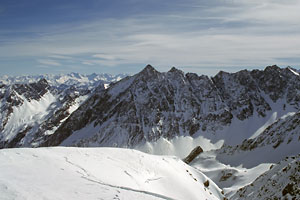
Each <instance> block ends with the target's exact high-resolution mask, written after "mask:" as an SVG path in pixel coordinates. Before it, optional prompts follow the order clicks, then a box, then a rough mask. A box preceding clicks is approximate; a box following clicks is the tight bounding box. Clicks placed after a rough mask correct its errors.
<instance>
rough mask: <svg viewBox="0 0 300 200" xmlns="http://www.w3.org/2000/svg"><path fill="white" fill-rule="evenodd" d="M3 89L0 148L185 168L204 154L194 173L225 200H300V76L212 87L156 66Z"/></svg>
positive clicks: (284, 72)
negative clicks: (152, 160) (167, 161)
mask: <svg viewBox="0 0 300 200" xmlns="http://www.w3.org/2000/svg"><path fill="white" fill-rule="evenodd" d="M0 83H1V84H0V109H1V112H0V122H1V124H0V148H16V147H49V146H73V147H122V148H132V149H138V150H140V151H144V152H146V153H151V154H159V155H166V154H167V155H172V156H174V155H175V156H178V157H179V158H184V157H185V156H186V154H187V153H188V152H190V151H191V150H192V149H193V148H194V147H196V146H198V145H200V146H201V147H202V148H203V150H204V152H203V153H201V154H200V155H199V156H198V157H197V158H196V159H195V160H194V161H192V162H191V163H190V165H191V167H193V168H194V169H195V170H198V171H199V172H201V173H203V174H204V175H205V176H207V177H209V178H210V180H211V182H214V183H215V184H216V187H219V188H220V191H221V190H222V193H223V194H224V195H225V196H226V197H224V198H232V199H240V198H244V199H249V198H251V199H268V198H269V197H274V198H275V197H276V198H278V199H280V198H296V199H297V198H300V189H299V188H300V185H299V184H300V183H299V179H297V177H298V176H299V172H300V165H299V156H298V154H299V153H300V149H299V146H300V76H299V72H298V71H297V70H296V69H293V68H291V67H286V68H280V67H278V66H276V65H273V66H268V67H266V68H265V69H264V70H252V71H248V70H242V71H239V72H236V73H227V72H223V71H220V72H219V73H218V74H217V75H215V76H213V77H208V76H205V75H200V76H199V75H197V74H195V73H186V74H185V73H184V72H182V71H181V70H179V69H176V68H174V67H173V68H171V69H170V70H169V71H168V72H158V71H157V70H156V69H155V68H153V67H152V66H151V65H147V66H146V67H145V68H144V69H143V70H142V71H141V72H139V73H137V74H135V75H133V76H126V75H118V76H110V75H96V74H92V75H80V74H75V73H72V74H69V75H60V76H58V75H57V76H54V75H43V76H28V77H26V76H23V77H14V78H12V77H2V78H1V79H0ZM11 152H13V151H11ZM286 157H288V158H286ZM285 167H286V168H287V169H286V170H285V171H287V172H286V174H285V173H281V171H282V170H283V168H285ZM275 176H276V177H275ZM267 177H269V178H267ZM270 177H271V179H272V180H274V181H275V182H273V183H271V182H270ZM262 183H263V184H262ZM275 188H276V190H277V192H275V193H274V192H272V190H275ZM214 194H215V196H217V197H216V198H221V196H222V195H223V194H221V195H219V193H218V194H217V193H214ZM168 195H169V194H168ZM218 195H219V196H218ZM255 195H256V196H255ZM257 195H259V196H257ZM214 198H215V197H214ZM222 198H223V197H222Z"/></svg>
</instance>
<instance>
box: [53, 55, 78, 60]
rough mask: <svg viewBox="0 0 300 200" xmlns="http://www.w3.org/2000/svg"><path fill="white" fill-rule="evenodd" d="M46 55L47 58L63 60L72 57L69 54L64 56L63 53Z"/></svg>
mask: <svg viewBox="0 0 300 200" xmlns="http://www.w3.org/2000/svg"><path fill="white" fill-rule="evenodd" d="M48 57H49V58H55V59H63V60H65V59H69V60H71V59H73V58H72V57H71V56H65V55H50V56H48Z"/></svg>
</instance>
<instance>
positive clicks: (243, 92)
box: [43, 65, 300, 147]
mask: <svg viewBox="0 0 300 200" xmlns="http://www.w3.org/2000/svg"><path fill="white" fill-rule="evenodd" d="M299 84H300V78H299V76H297V75H296V74H294V73H293V72H292V71H291V70H290V69H288V68H286V69H281V68H278V67H277V66H270V67H267V68H266V69H265V70H264V71H259V70H254V71H247V70H243V71H240V72H237V73H233V74H230V73H226V72H220V73H218V74H217V75H216V76H215V77H213V78H209V77H207V76H198V75H197V74H193V73H187V74H184V73H183V72H182V71H180V70H178V69H176V68H172V69H171V70H170V71H168V72H166V73H160V72H158V71H156V70H155V69H154V68H153V67H152V66H150V65H147V66H146V67H145V69H144V70H143V71H141V72H140V73H138V74H136V75H134V76H132V77H128V78H125V79H123V80H121V81H119V82H117V83H115V84H112V85H111V86H110V88H109V89H107V90H105V91H104V92H103V93H101V94H100V95H99V94H97V95H92V96H91V98H90V99H89V100H88V101H86V102H85V104H84V105H82V107H81V108H79V109H78V111H76V112H75V113H73V114H72V116H70V117H69V118H68V120H66V121H65V123H64V124H63V125H62V126H61V127H60V128H59V129H58V130H57V131H56V132H55V133H54V134H53V135H51V136H49V137H48V138H47V139H46V142H45V143H44V144H43V145H44V146H49V145H50V146H52V145H59V144H61V142H62V141H63V140H65V139H67V138H68V137H69V136H71V135H72V134H73V133H74V131H77V132H78V131H79V132H80V130H81V129H83V128H85V127H88V126H89V127H93V128H89V134H88V136H84V131H83V132H82V133H81V139H72V141H69V142H66V143H64V145H75V146H90V145H92V146H94V145H96V146H129V147H131V146H135V145H137V144H139V143H141V142H145V141H155V140H157V139H159V138H160V137H165V138H168V139H170V138H172V137H174V136H178V135H194V134H195V133H197V132H198V131H205V132H215V131H217V130H222V129H223V127H224V126H227V125H229V124H230V123H231V120H232V118H233V117H236V118H238V119H239V120H245V119H247V118H249V117H251V116H253V115H254V113H257V115H259V116H260V117H264V116H265V115H266V112H268V111H270V110H271V109H272V108H271V106H270V104H269V103H268V99H267V98H270V99H271V100H272V101H274V102H276V101H277V100H278V99H284V95H285V94H286V95H287V102H286V104H287V105H289V106H293V107H294V108H295V109H298V110H299V101H298V98H299V97H298V96H299V95H298V93H299V89H300V87H299ZM275 86H276V87H275ZM274 87H275V89H274ZM292 93H294V95H291V94H292ZM282 106H284V105H282Z"/></svg>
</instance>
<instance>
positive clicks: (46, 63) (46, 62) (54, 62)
mask: <svg viewBox="0 0 300 200" xmlns="http://www.w3.org/2000/svg"><path fill="white" fill-rule="evenodd" d="M37 62H39V63H40V64H43V65H46V66H47V65H51V66H61V64H60V63H59V62H57V61H55V60H50V59H48V60H46V59H38V60H37Z"/></svg>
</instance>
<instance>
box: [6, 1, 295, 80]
mask: <svg viewBox="0 0 300 200" xmlns="http://www.w3.org/2000/svg"><path fill="white" fill-rule="evenodd" d="M299 10H300V0H286V1H280V0H251V1H249V0H248V1H246V0H210V1H207V0H184V1H183V0H151V1H147V0H85V1H83V0H72V1H70V0H1V1H0V75H6V74H7V75H22V74H45V73H54V74H57V73H68V72H79V73H84V74H90V73H93V72H96V73H112V74H117V73H129V74H133V73H136V72H138V71H140V70H141V69H142V68H143V67H144V66H145V65H147V64H152V65H153V66H154V67H155V68H157V69H158V70H159V71H168V70H169V69H170V68H171V67H172V66H175V67H177V68H179V69H181V70H183V71H185V72H196V73H198V74H207V75H214V74H216V73H217V72H218V71H219V70H224V71H229V72H234V71H238V70H240V69H245V68H246V69H254V68H258V69H263V68H264V67H265V66H267V65H273V64H277V65H279V66H282V67H285V66H288V65H289V66H293V67H295V68H297V69H299V65H300V12H299Z"/></svg>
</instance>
